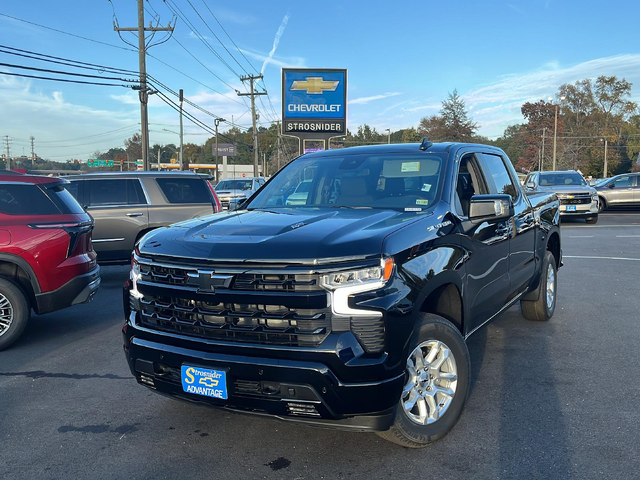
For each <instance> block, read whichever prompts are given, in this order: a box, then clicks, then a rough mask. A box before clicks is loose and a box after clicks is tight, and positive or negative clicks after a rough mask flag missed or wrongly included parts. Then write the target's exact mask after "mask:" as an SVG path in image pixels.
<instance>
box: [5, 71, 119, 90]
mask: <svg viewBox="0 0 640 480" xmlns="http://www.w3.org/2000/svg"><path fill="white" fill-rule="evenodd" d="M0 75H11V76H13V77H23V78H35V79H38V80H53V81H55V82H65V83H79V84H83V85H100V86H104V87H125V88H130V87H129V86H128V85H119V84H114V83H99V82H83V81H81V80H71V79H65V78H51V77H42V76H39V75H26V74H22V73H13V72H1V71H0Z"/></svg>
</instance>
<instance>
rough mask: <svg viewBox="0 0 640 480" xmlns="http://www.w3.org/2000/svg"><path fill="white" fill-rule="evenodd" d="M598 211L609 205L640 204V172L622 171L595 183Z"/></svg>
mask: <svg viewBox="0 0 640 480" xmlns="http://www.w3.org/2000/svg"><path fill="white" fill-rule="evenodd" d="M595 188H596V191H597V192H598V197H599V201H600V211H601V212H602V211H603V210H606V209H607V208H611V207H633V206H640V173H623V174H622V175H616V176H615V177H613V178H607V179H604V180H601V181H600V182H598V183H596V186H595Z"/></svg>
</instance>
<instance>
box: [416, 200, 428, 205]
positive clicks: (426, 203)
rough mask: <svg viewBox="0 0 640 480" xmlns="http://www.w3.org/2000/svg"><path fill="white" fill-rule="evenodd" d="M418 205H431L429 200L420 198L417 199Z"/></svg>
mask: <svg viewBox="0 0 640 480" xmlns="http://www.w3.org/2000/svg"><path fill="white" fill-rule="evenodd" d="M416 205H429V200H425V199H418V200H416Z"/></svg>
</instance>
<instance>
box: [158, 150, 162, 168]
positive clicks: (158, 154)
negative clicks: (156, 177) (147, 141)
mask: <svg viewBox="0 0 640 480" xmlns="http://www.w3.org/2000/svg"><path fill="white" fill-rule="evenodd" d="M161 148H162V147H160V145H158V171H160V155H161V153H160V149H161Z"/></svg>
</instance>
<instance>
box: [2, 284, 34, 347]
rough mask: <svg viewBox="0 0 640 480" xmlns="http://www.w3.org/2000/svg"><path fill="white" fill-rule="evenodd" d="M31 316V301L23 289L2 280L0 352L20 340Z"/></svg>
mask: <svg viewBox="0 0 640 480" xmlns="http://www.w3.org/2000/svg"><path fill="white" fill-rule="evenodd" d="M30 315H31V307H30V305H29V300H27V296H26V295H25V294H24V292H23V291H22V289H21V288H20V287H19V286H18V285H16V284H15V283H14V282H12V281H11V280H9V279H7V278H0V350H4V349H5V348H8V347H9V346H10V345H11V344H12V343H13V342H15V341H16V340H18V338H19V337H20V335H22V332H24V329H25V328H26V326H27V323H28V321H29V316H30Z"/></svg>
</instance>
